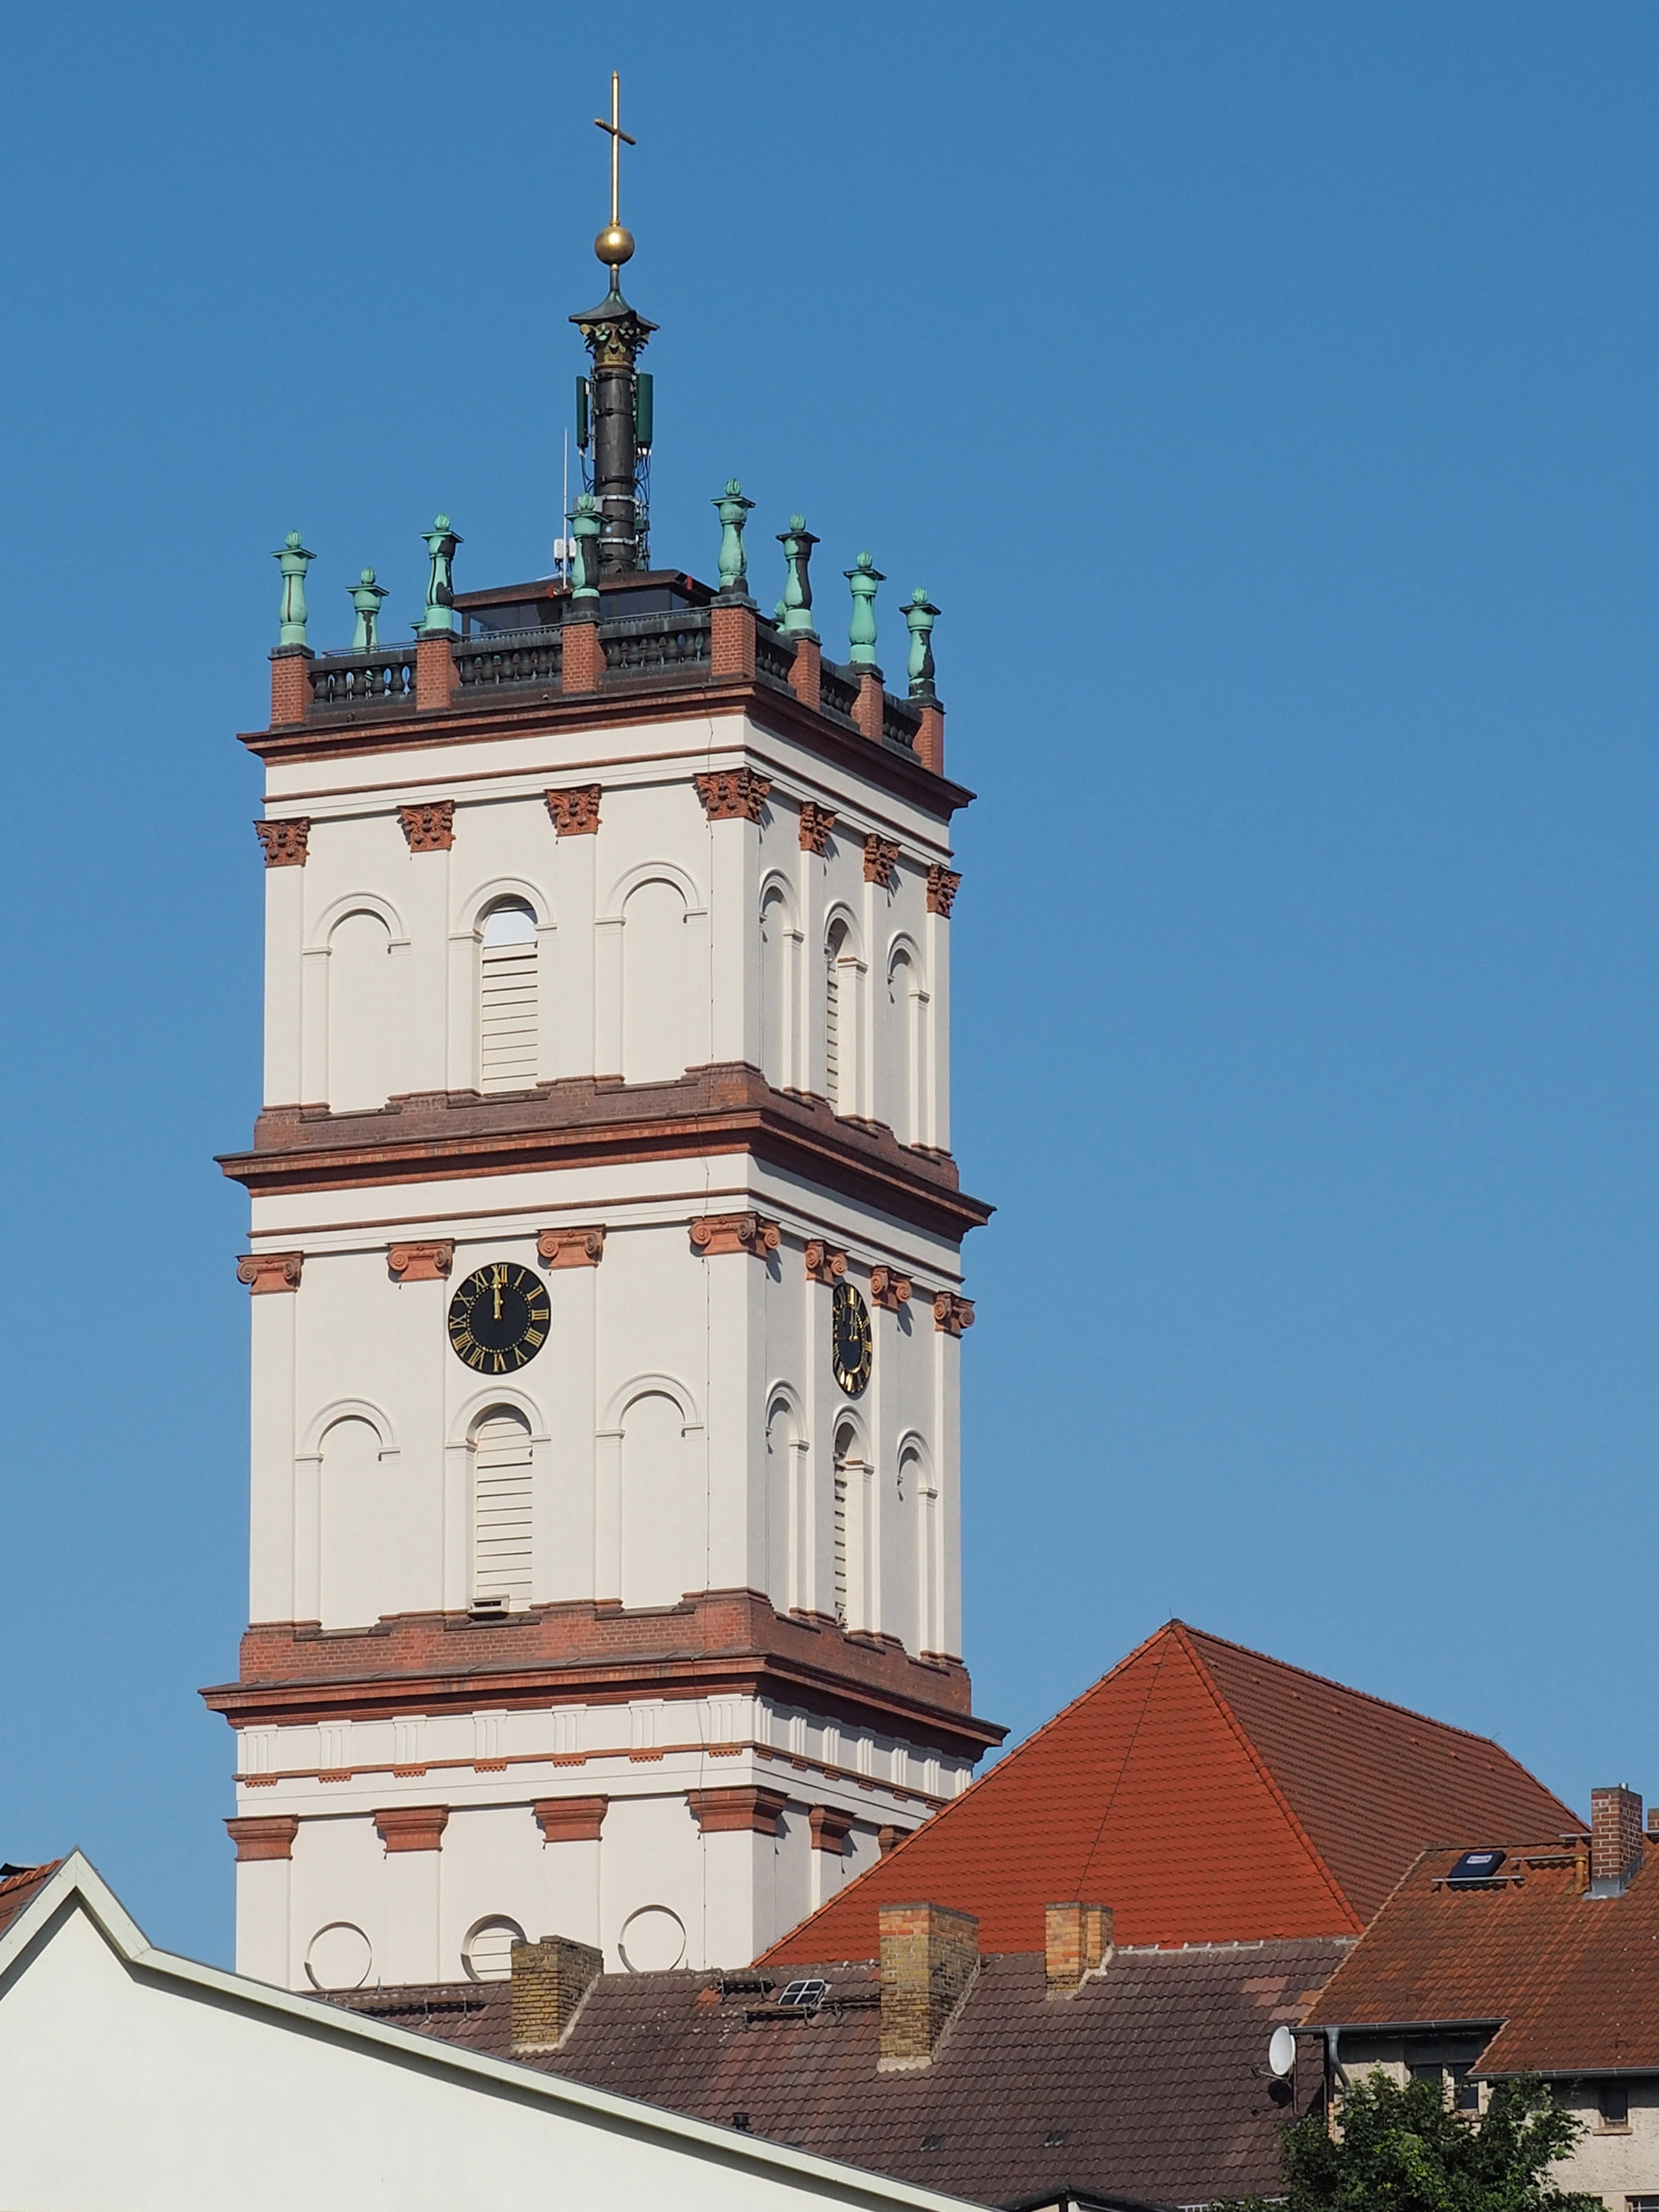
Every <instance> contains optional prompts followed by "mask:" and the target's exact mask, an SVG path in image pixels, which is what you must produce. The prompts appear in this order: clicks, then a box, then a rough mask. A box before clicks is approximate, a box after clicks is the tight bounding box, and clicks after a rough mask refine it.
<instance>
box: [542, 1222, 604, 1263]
mask: <svg viewBox="0 0 1659 2212" xmlns="http://www.w3.org/2000/svg"><path fill="white" fill-rule="evenodd" d="M536 1251H537V1254H538V1257H539V1258H540V1260H541V1263H542V1265H543V1267H549V1268H552V1267H598V1266H599V1262H600V1261H601V1260H602V1259H603V1258H604V1257H605V1230H604V1228H603V1226H599V1225H596V1226H594V1227H592V1228H587V1229H544V1230H543V1231H542V1233H541V1235H540V1236H539V1237H538V1238H537V1239H536Z"/></svg>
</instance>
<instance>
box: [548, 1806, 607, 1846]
mask: <svg viewBox="0 0 1659 2212" xmlns="http://www.w3.org/2000/svg"><path fill="white" fill-rule="evenodd" d="M530 1809H531V1811H532V1813H533V1814H535V1815H536V1825H537V1826H538V1828H539V1829H540V1830H541V1832H542V1841H543V1842H544V1843H545V1844H597V1843H598V1841H599V1831H600V1829H601V1828H603V1827H604V1826H605V1814H607V1813H608V1812H609V1811H610V1809H611V1800H610V1799H609V1798H608V1797H544V1798H541V1799H539V1800H538V1802H536V1803H535V1804H534V1805H532V1807H531V1808H530Z"/></svg>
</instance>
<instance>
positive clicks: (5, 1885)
mask: <svg viewBox="0 0 1659 2212" xmlns="http://www.w3.org/2000/svg"><path fill="white" fill-rule="evenodd" d="M63 1863H64V1862H63V1861H62V1859H53V1860H52V1862H51V1863H49V1864H48V1865H46V1866H36V1867H16V1868H15V1869H13V1870H12V1871H11V1872H10V1873H9V1874H6V1875H0V1932H3V1930H4V1929H5V1925H6V1923H7V1922H8V1921H9V1920H15V1918H16V1917H17V1915H18V1914H19V1913H20V1912H21V1911H22V1910H23V1907H24V1906H25V1905H27V1903H28V1901H29V1899H31V1898H32V1897H33V1895H34V1893H35V1892H36V1891H37V1890H38V1889H40V1888H42V1887H44V1886H45V1885H46V1882H48V1881H50V1880H51V1879H52V1875H55V1874H56V1873H57V1871H58V1868H59V1867H60V1866H62V1865H63Z"/></svg>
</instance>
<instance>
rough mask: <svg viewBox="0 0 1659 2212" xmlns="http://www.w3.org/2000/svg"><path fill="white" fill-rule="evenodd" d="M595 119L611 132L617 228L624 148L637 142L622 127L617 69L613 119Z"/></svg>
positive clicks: (613, 210) (613, 216)
mask: <svg viewBox="0 0 1659 2212" xmlns="http://www.w3.org/2000/svg"><path fill="white" fill-rule="evenodd" d="M593 121H594V123H595V124H596V125H597V126H598V127H599V130H601V131H609V132H610V134H611V228H612V230H615V229H616V228H617V225H618V224H619V223H620V222H621V221H622V210H621V204H620V200H619V192H620V188H621V184H622V149H623V147H624V146H632V145H634V144H635V143H636V142H635V140H634V139H632V138H630V137H629V135H628V133H627V131H624V130H623V127H622V78H621V76H620V75H619V74H618V73H617V70H611V120H610V122H609V123H607V122H606V121H605V118H604V116H602V115H596V116H595V117H594V118H593Z"/></svg>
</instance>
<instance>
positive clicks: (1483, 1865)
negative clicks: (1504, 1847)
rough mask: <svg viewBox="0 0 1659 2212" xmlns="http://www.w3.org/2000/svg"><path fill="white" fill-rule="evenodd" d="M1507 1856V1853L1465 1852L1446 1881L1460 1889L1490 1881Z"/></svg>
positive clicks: (1493, 1878) (1495, 1875) (1494, 1878)
mask: <svg viewBox="0 0 1659 2212" xmlns="http://www.w3.org/2000/svg"><path fill="white" fill-rule="evenodd" d="M1507 1857H1509V1853H1508V1852H1507V1851H1465V1852H1464V1854H1463V1856H1462V1858H1461V1859H1459V1861H1458V1862H1457V1864H1456V1865H1455V1867H1454V1868H1453V1869H1452V1870H1451V1872H1450V1873H1449V1875H1447V1876H1446V1880H1447V1881H1448V1882H1449V1884H1450V1885H1451V1886H1452V1887H1462V1888H1471V1887H1474V1884H1475V1883H1477V1882H1486V1881H1494V1880H1496V1878H1497V1875H1498V1869H1499V1867H1501V1866H1502V1865H1503V1863H1504V1860H1505V1859H1506V1858H1507Z"/></svg>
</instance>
